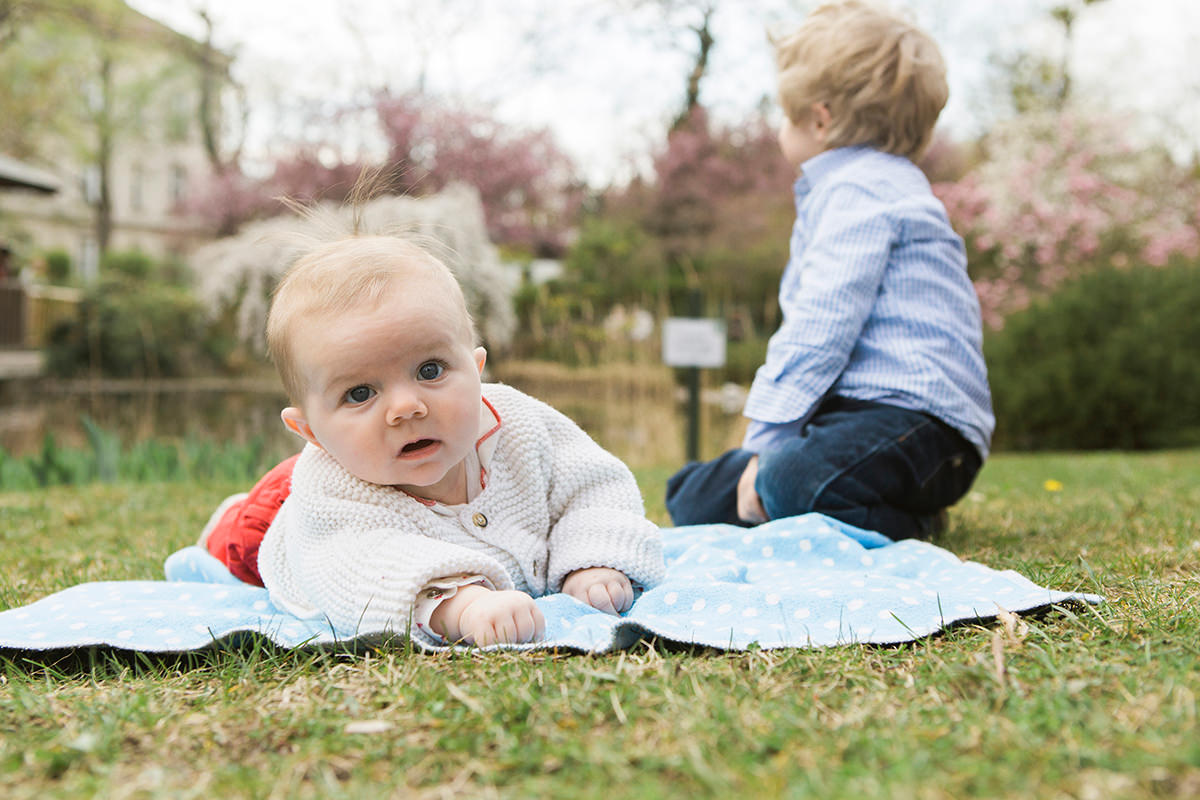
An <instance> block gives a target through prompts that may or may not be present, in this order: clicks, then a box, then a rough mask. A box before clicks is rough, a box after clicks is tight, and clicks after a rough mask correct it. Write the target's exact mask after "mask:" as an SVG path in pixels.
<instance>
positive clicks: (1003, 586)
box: [0, 514, 1101, 653]
mask: <svg viewBox="0 0 1200 800" xmlns="http://www.w3.org/2000/svg"><path fill="white" fill-rule="evenodd" d="M663 543H664V552H665V555H666V561H667V577H666V580H664V581H663V582H662V583H661V584H660V585H659V586H656V587H654V588H653V589H651V590H649V591H646V592H644V593H643V594H642V595H641V596H640V597H639V598H638V599H637V601H636V602H635V603H634V605H633V608H631V609H630V610H629V611H628V612H627V613H626V614H624V615H622V616H620V617H614V616H611V615H608V614H603V613H601V612H599V611H596V610H595V609H592V608H591V607H589V606H587V605H585V604H583V603H580V602H579V601H577V600H575V599H574V598H571V597H568V596H566V595H562V594H556V595H551V596H548V597H543V598H540V599H539V600H538V601H537V602H538V605H539V606H540V607H541V609H542V611H543V613H544V614H545V617H546V634H545V637H544V639H543V640H541V641H539V642H537V643H534V644H527V645H510V646H504V645H500V646H497V647H509V648H512V649H530V648H560V649H567V650H578V651H584V652H594V653H602V652H608V651H612V650H619V649H623V648H628V647H630V646H632V645H633V644H634V643H635V642H637V641H638V640H640V639H643V638H647V637H658V638H660V639H665V640H669V641H671V642H678V643H683V644H688V643H691V644H697V645H706V646H709V647H716V648H721V649H728V650H744V649H746V648H748V647H751V646H755V645H757V646H758V647H762V648H779V647H826V646H832V645H840V644H849V643H855V642H861V643H877V644H891V643H897V642H907V641H912V640H915V639H919V638H922V637H924V636H928V635H929V634H932V633H935V632H937V631H939V630H942V629H944V628H946V627H947V626H948V625H951V624H952V623H955V622H960V621H966V620H981V619H989V618H992V617H995V616H996V615H997V614H999V613H1001V612H1002V611H1008V612H1020V611H1030V610H1033V609H1039V608H1045V607H1047V606H1051V605H1054V604H1058V603H1064V602H1070V601H1075V602H1084V603H1099V602H1100V601H1101V598H1100V597H1099V596H1098V595H1094V594H1086V593H1081V592H1075V591H1055V590H1052V589H1047V588H1044V587H1041V586H1037V585H1036V584H1034V583H1032V582H1031V581H1029V580H1028V579H1027V578H1025V577H1023V576H1022V575H1020V574H1018V573H1016V572H1013V571H1011V570H1006V571H998V570H993V569H990V568H989V567H986V566H983V565H982V564H977V563H973V562H970V561H962V560H960V559H959V558H958V557H957V556H955V555H953V554H952V553H950V552H948V551H946V550H943V549H941V548H939V547H936V546H934V545H932V544H929V543H927V542H919V541H900V542H893V541H891V540H890V539H888V538H886V537H884V536H882V535H881V534H878V533H873V532H870V531H864V530H860V529H858V528H854V527H851V526H849V525H845V524H842V523H840V522H837V521H836V520H833V519H830V518H828V517H824V516H821V515H818V514H809V515H806V516H802V517H793V518H790V519H781V520H775V521H773V522H769V523H767V524H765V525H760V526H759V527H757V528H751V529H747V528H738V527H734V526H731V525H698V526H692V527H686V528H670V529H666V530H664V531H663ZM166 573H167V580H166V581H115V582H99V583H86V584H82V585H79V586H74V587H71V588H68V589H65V590H63V591H60V592H57V593H55V594H52V595H50V596H48V597H45V598H43V599H41V600H38V601H37V602H35V603H32V604H31V605H28V606H23V607H20V608H13V609H9V610H7V611H2V612H0V648H14V649H15V648H19V649H26V650H47V649H57V648H74V647H86V646H93V645H109V646H113V647H117V648H121V649H127V650H140V651H145V652H178V651H185V650H195V649H200V648H204V647H210V646H213V645H214V644H218V643H226V644H228V643H230V642H232V643H234V644H236V642H237V641H238V639H239V637H241V636H242V635H243V634H245V633H247V632H250V633H255V634H259V635H261V636H264V637H266V638H267V639H269V640H271V641H272V642H274V643H276V644H278V645H281V646H283V647H298V646H313V645H322V646H323V645H345V644H352V643H354V642H355V637H354V635H353V632H349V633H347V632H343V631H334V630H331V629H330V627H329V625H328V624H326V623H324V622H323V621H322V620H317V619H299V618H297V617H295V616H292V615H290V614H287V613H285V612H283V611H280V610H279V609H277V608H275V607H274V606H273V605H272V604H271V601H270V599H269V598H268V596H267V591H266V590H265V589H262V588H259V587H255V586H249V585H247V584H245V583H242V582H240V581H239V580H238V579H237V578H235V577H234V576H232V575H231V574H229V572H228V571H227V570H226V569H225V568H224V566H223V565H221V564H220V562H218V561H217V560H216V559H214V558H213V557H212V556H210V555H209V554H208V553H207V551H205V550H203V549H201V548H199V547H187V548H184V549H183V550H180V551H178V552H176V553H174V554H173V555H172V556H171V557H170V558H168V559H167V562H166ZM364 638H366V637H364ZM374 638H376V639H377V638H378V637H377V636H376V637H374Z"/></svg>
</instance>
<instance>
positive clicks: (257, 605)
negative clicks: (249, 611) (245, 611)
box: [252, 600, 267, 611]
mask: <svg viewBox="0 0 1200 800" xmlns="http://www.w3.org/2000/svg"><path fill="white" fill-rule="evenodd" d="M252 608H253V609H254V610H255V611H266V610H267V602H266V601H265V600H256V601H255V602H254V605H253V606H252Z"/></svg>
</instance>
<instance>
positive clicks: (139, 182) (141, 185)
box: [129, 164, 146, 211]
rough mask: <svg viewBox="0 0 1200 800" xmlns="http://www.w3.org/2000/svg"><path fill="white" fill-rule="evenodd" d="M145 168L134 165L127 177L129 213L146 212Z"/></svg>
mask: <svg viewBox="0 0 1200 800" xmlns="http://www.w3.org/2000/svg"><path fill="white" fill-rule="evenodd" d="M145 192H146V168H145V167H143V166H142V165H141V164H134V165H133V170H132V171H131V173H130V175H129V209H130V210H131V211H145V210H146V195H145Z"/></svg>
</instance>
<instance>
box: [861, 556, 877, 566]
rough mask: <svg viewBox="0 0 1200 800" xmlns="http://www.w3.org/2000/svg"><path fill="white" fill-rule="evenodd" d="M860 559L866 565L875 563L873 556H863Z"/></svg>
mask: <svg viewBox="0 0 1200 800" xmlns="http://www.w3.org/2000/svg"><path fill="white" fill-rule="evenodd" d="M859 561H860V562H862V565H863V566H864V567H869V566H871V565H872V564H874V563H875V558H874V557H873V556H863V557H862V558H860V559H859Z"/></svg>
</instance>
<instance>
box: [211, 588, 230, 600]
mask: <svg viewBox="0 0 1200 800" xmlns="http://www.w3.org/2000/svg"><path fill="white" fill-rule="evenodd" d="M213 597H214V598H216V599H217V600H224V599H225V598H226V597H229V590H228V589H222V590H221V591H219V592H217V593H216V594H214V595H213Z"/></svg>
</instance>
